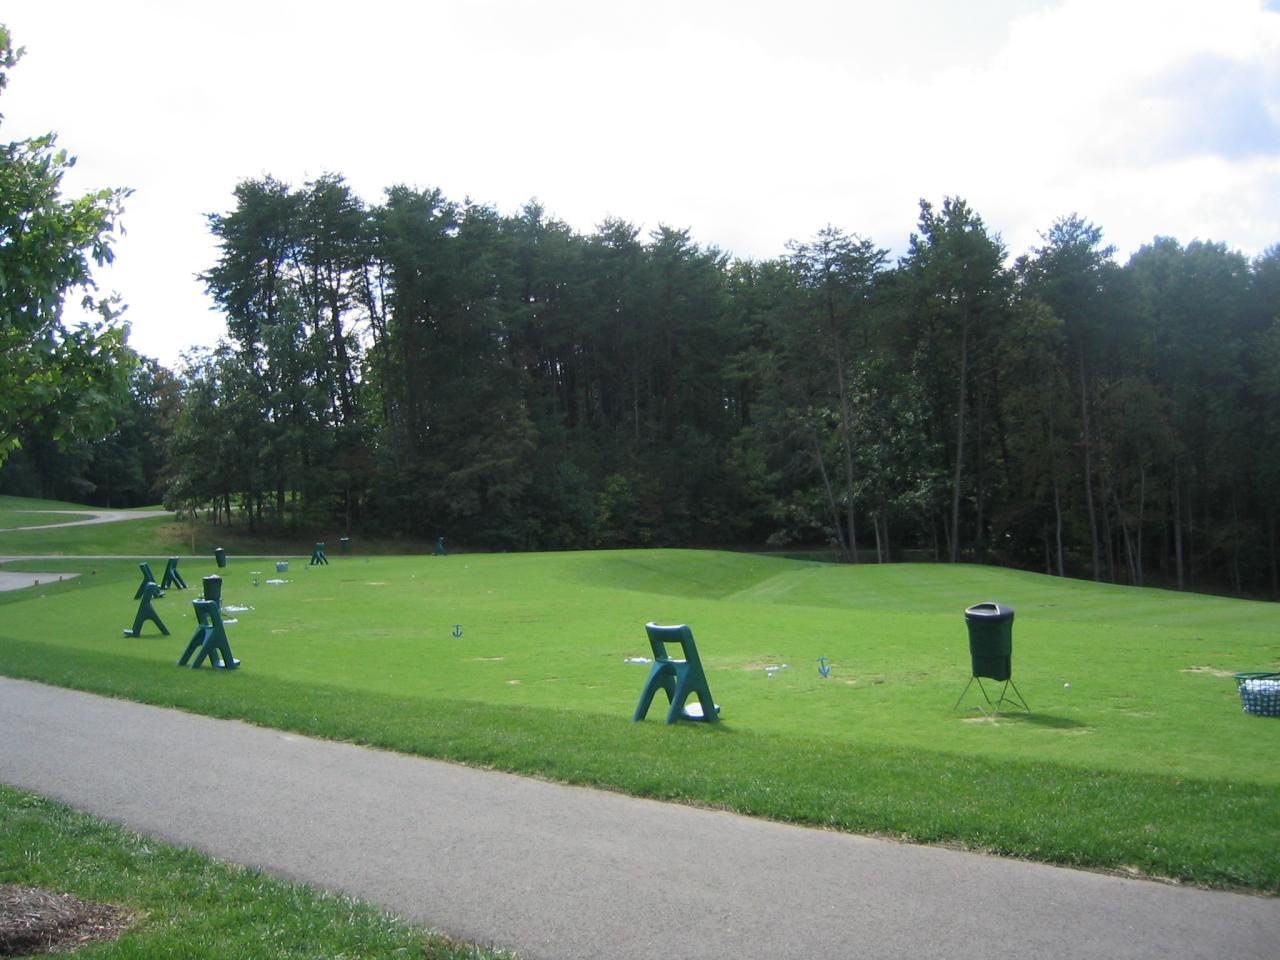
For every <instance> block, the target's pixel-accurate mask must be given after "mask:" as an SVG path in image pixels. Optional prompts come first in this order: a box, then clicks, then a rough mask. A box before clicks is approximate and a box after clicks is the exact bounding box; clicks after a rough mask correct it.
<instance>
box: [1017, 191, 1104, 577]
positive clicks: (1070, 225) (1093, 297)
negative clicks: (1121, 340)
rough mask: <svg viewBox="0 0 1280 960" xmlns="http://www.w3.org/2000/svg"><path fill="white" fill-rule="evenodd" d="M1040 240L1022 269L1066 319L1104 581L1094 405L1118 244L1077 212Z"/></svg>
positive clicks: (1093, 556) (1097, 560)
mask: <svg viewBox="0 0 1280 960" xmlns="http://www.w3.org/2000/svg"><path fill="white" fill-rule="evenodd" d="M1042 239H1043V240H1044V244H1043V245H1042V246H1040V247H1037V248H1035V249H1034V250H1033V251H1032V254H1031V256H1030V257H1029V258H1027V259H1025V260H1023V261H1022V262H1021V271H1022V274H1023V276H1024V278H1025V280H1026V283H1027V286H1028V288H1029V290H1030V293H1031V294H1032V295H1033V296H1035V297H1036V298H1038V299H1039V300H1040V301H1041V302H1042V303H1044V304H1046V305H1047V306H1048V307H1049V309H1051V310H1052V311H1053V313H1054V315H1055V316H1057V317H1058V318H1059V319H1060V320H1061V321H1062V322H1063V324H1064V329H1065V332H1066V338H1067V344H1068V349H1069V350H1070V352H1071V354H1072V356H1073V357H1074V366H1075V380H1076V389H1077V391H1078V395H1077V401H1078V404H1079V411H1080V420H1079V423H1080V432H1081V444H1080V450H1081V456H1082V458H1083V473H1082V475H1083V481H1084V500H1085V512H1086V515H1087V517H1088V523H1089V555H1090V563H1091V570H1092V574H1093V578H1094V579H1095V580H1100V579H1102V548H1101V539H1100V536H1099V530H1098V508H1097V496H1096V494H1095V491H1094V486H1095V476H1094V474H1095V464H1094V460H1095V452H1094V437H1093V415H1092V407H1093V404H1094V402H1095V394H1096V389H1097V385H1096V371H1095V369H1094V368H1095V365H1096V362H1097V359H1096V358H1097V357H1098V356H1099V355H1100V354H1101V353H1102V352H1103V349H1104V343H1105V339H1104V334H1105V330H1106V327H1107V323H1108V320H1109V316H1108V314H1107V305H1106V303H1105V298H1106V295H1107V292H1108V289H1109V286H1110V283H1111V280H1112V278H1113V277H1114V274H1115V272H1116V269H1117V268H1116V266H1115V264H1114V263H1113V262H1112V260H1111V257H1112V254H1114V253H1115V248H1114V247H1111V246H1104V245H1103V243H1102V229H1101V228H1100V227H1097V226H1095V225H1094V224H1092V223H1089V222H1088V221H1087V220H1084V219H1083V218H1081V217H1080V216H1078V215H1077V214H1074V213H1073V214H1071V215H1069V216H1066V217H1062V218H1061V219H1059V220H1057V221H1055V222H1054V224H1053V226H1051V227H1050V228H1049V230H1048V232H1047V233H1045V234H1042Z"/></svg>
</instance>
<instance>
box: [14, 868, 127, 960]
mask: <svg viewBox="0 0 1280 960" xmlns="http://www.w3.org/2000/svg"><path fill="white" fill-rule="evenodd" d="M132 920H133V917H132V915H131V914H130V913H129V911H128V910H126V909H125V908H124V907H120V906H116V905H115V904H111V903H89V902H87V901H84V900H78V899H76V898H75V897H73V896H70V895H69V894H65V893H53V892H51V891H49V890H41V889H40V888H39V887H19V886H14V885H11V884H4V885H0V957H29V956H33V955H35V954H40V953H49V952H51V951H54V950H61V951H71V950H75V949H76V948H77V947H80V946H83V945H84V944H86V943H95V942H98V941H103V940H114V939H115V938H116V937H118V936H120V934H122V933H123V932H124V931H125V929H127V928H128V926H129V924H130V923H131V922H132Z"/></svg>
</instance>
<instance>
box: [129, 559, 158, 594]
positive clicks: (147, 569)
mask: <svg viewBox="0 0 1280 960" xmlns="http://www.w3.org/2000/svg"><path fill="white" fill-rule="evenodd" d="M138 569H139V570H141V571H142V582H141V583H140V584H138V589H137V590H136V591H134V594H133V599H135V600H141V599H142V594H143V592H144V591H145V590H146V589H147V584H148V583H155V582H156V575H155V574H154V573H152V572H151V564H149V563H140V564H138ZM162 589H163V588H162Z"/></svg>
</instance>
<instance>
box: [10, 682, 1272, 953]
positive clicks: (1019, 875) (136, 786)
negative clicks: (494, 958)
mask: <svg viewBox="0 0 1280 960" xmlns="http://www.w3.org/2000/svg"><path fill="white" fill-rule="evenodd" d="M206 678H207V680H208V682H210V683H226V682H234V675H220V674H214V673H212V672H209V673H208V674H206ZM0 781H3V782H5V783H8V784H11V785H13V786H17V787H20V788H23V789H27V790H32V791H34V792H37V793H41V794H45V795H47V796H51V797H54V798H56V799H58V800H61V801H63V802H65V803H68V804H70V805H71V806H74V807H78V808H80V809H83V810H87V811H89V812H90V813H93V814H96V815H98V816H100V817H105V818H106V819H108V820H112V821H115V822H117V823H121V824H124V825H125V826H127V827H129V828H130V829H132V830H135V831H138V832H140V833H145V834H150V835H153V836H156V837H159V838H161V839H163V840H166V841H169V842H171V843H178V844H184V845H189V846H194V847H197V848H199V849H202V850H204V851H206V852H208V853H211V854H213V855H215V856H217V857H220V858H223V859H226V860H230V861H234V862H237V863H242V864H246V865H250V866H256V867H261V868H263V869H265V870H268V871H270V872H271V873H273V874H276V875H279V876H282V877H285V878H289V879H293V880H299V881H304V882H307V883H310V884H313V885H316V886H319V887H323V888H326V889H329V890H334V891H339V892H341V893H345V894H350V895H354V896H358V897H362V898H364V899H366V900H369V901H371V902H373V903H375V904H377V905H379V906H381V907H383V908H384V909H387V910H390V911H392V912H393V913H396V914H399V915H400V916H403V917H405V918H407V919H409V920H411V921H413V922H415V923H417V924H420V925H422V926H426V927H432V928H435V929H438V930H443V931H445V932H447V933H450V934H452V935H454V936H457V937H461V938H464V939H468V940H475V941H478V942H480V943H486V944H494V945H497V946H501V947H505V948H508V949H512V950H515V951H517V952H518V953H519V954H520V955H521V956H522V957H523V958H524V960H543V958H545V960H576V958H598V957H609V958H611V960H653V958H654V957H659V956H669V955H675V956H680V957H681V958H687V960H699V958H707V960H710V958H715V960H725V958H728V957H733V958H735V960H736V958H743V960H749V958H757V957H758V958H769V960H779V958H793V957H794V958H806V960H809V958H813V957H833V958H834V957H869V958H874V957H887V956H910V957H912V958H915V960H922V958H939V960H942V958H945V960H966V958H973V960H978V958H981V960H992V958H1006V957H1007V958H1014V957H1017V958H1025V957H1029V956H1030V957H1037V956H1040V957H1046V956H1048V957H1055V958H1060V960H1061V958H1068V960H1069V958H1081V960H1086V958H1087V960H1094V958H1097V957H1107V958H1111V960H1118V958H1152V960H1155V958H1159V960H1166V958H1169V957H1177V958H1193V957H1205V958H1209V957H1213V958H1219V957H1231V958H1233V960H1245V958H1257V960H1274V958H1275V956H1276V944H1277V943H1278V942H1280V898H1266V897H1257V896H1249V895H1246V894H1235V893H1224V892H1217V891H1204V890H1196V889H1188V888H1183V887H1177V886H1173V885H1168V884H1160V883H1153V882H1148V881H1141V880H1131V879H1125V878H1119V877H1113V876H1107V875H1103V874H1097V873H1088V872H1083V871H1075V870H1066V869H1061V868H1056V867H1049V866H1045V865H1042V864H1034V863H1025V862H1020V861H1015V860H1005V859H1000V858H996V857H987V856H982V855H979V854H972V853H965V852H960V851H955V850H948V849H943V848H939V847H918V846H910V845H906V844H899V843H892V842H889V841H883V840H876V839H870V838H866V837H859V836H853V835H849V834H840V833H832V832H826V831H821V830H811V829H806V828H802V827H795V826H787V825H783V824H778V823H770V822H767V821H761V820H753V819H750V818H747V817H740V816H736V815H733V814H728V813H723V812H716V811H710V810H699V809H694V808H690V807H681V806H674V805H667V804H661V803H656V802H653V801H648V800H639V799H635V798H631V797H626V796H622V795H620V794H615V793H608V792H604V791H598V790H590V789H584V788H579V787H566V786H561V785H557V784H552V783H546V782H543V781H540V780H534V779H528V778H523V777H516V776H511V775H508V774H503V773H495V772H491V771H485V770H477V769H471V768H468V767H462V766H457V765H453V764H448V763H442V762H438V761H432V760H424V759H421V758H415V757H408V756H403V755H399V754H394V753H388V752H384V751H379V750H372V749H368V748H363V747H357V746H353V745H350V744H341V743H332V742H326V741H319V740H312V739H309V738H306V737H302V736H298V735H295V734H290V733H284V732H281V731H278V730H270V729H265V728H261V727H254V726H250V725H248V724H244V723H239V722H235V721H227V720H215V719H210V718H207V717H200V716H195V715H192V714H187V713H182V712H179V711H175V710H165V709H160V708H157V707H150V706H144V705H141V704H136V703H130V702H127V701H122V700H112V699H108V698H104V697H99V696H95V695H92V694H86V693H80V692H77V691H72V690H64V689H59V688H56V687H49V686H44V685H41V684H35V683H29V682H26V681H19V680H11V679H8V678H0ZM996 800H998V797H997V796H996V795H993V802H995V801H996Z"/></svg>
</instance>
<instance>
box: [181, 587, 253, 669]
mask: <svg viewBox="0 0 1280 960" xmlns="http://www.w3.org/2000/svg"><path fill="white" fill-rule="evenodd" d="M191 606H193V607H195V610H196V620H197V621H199V623H198V625H197V626H196V632H195V633H194V634H193V635H192V637H191V642H190V643H188V644H187V649H186V650H185V651H184V652H183V654H182V657H181V659H179V660H178V666H180V667H185V666H186V665H187V661H188V660H190V659H191V654H193V653H194V654H195V655H196V658H195V660H193V661H192V662H191V669H192V670H194V669H196V667H198V666H200V664H201V663H203V662H204V660H205V658H206V657H207V658H208V660H209V666H211V667H220V668H221V669H223V670H234V669H235V668H236V667H238V666H240V661H239V660H237V659H236V658H235V657H233V656H232V655H231V644H230V643H228V642H227V631H226V629H225V628H224V627H223V626H222V613H221V612H220V611H219V610H218V601H216V600H192V601H191Z"/></svg>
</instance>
